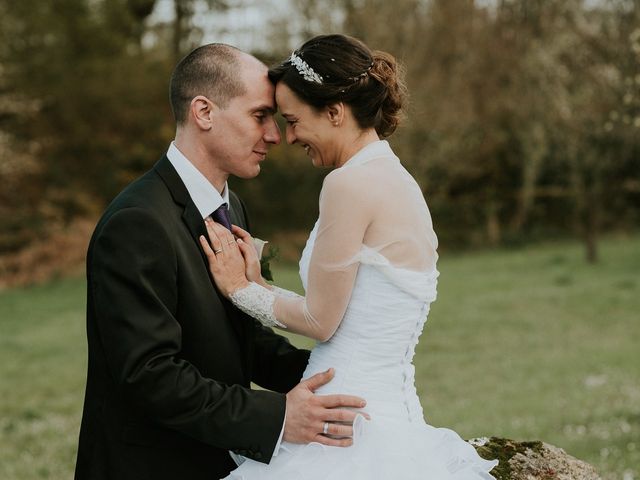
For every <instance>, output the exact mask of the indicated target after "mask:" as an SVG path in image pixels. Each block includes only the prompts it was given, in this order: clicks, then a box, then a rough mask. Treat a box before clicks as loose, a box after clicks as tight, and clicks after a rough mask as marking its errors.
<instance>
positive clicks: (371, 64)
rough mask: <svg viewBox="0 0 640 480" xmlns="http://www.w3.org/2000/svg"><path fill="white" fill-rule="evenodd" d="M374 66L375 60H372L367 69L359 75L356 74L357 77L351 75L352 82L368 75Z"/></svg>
mask: <svg viewBox="0 0 640 480" xmlns="http://www.w3.org/2000/svg"><path fill="white" fill-rule="evenodd" d="M372 67H373V62H371V63H370V64H369V66H368V67H367V69H366V70H365V71H364V72H362V73H361V74H359V75H356V76H355V77H349V80H351V81H352V82H357V81H358V80H360V79H361V78H364V77H366V76H367V75H369V70H371V68H372Z"/></svg>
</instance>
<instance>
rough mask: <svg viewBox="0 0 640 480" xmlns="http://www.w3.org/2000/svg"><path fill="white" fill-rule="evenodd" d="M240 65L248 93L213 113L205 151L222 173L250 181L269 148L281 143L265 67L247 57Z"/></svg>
mask: <svg viewBox="0 0 640 480" xmlns="http://www.w3.org/2000/svg"><path fill="white" fill-rule="evenodd" d="M240 63H241V68H240V70H241V77H242V81H243V82H244V85H245V86H246V90H247V91H246V93H245V94H244V95H240V96H237V97H234V98H232V99H231V100H230V101H229V103H228V105H227V107H226V108H225V109H217V110H216V111H215V113H214V116H213V120H214V128H213V129H212V130H211V131H210V132H208V135H210V138H209V140H210V141H209V142H207V143H208V144H209V145H208V147H207V150H208V151H209V154H210V156H211V157H212V158H215V159H216V160H215V161H216V164H217V167H218V168H219V169H220V170H222V171H223V172H224V173H225V174H228V175H234V176H236V177H240V178H253V177H255V176H256V175H258V173H260V162H262V161H264V159H265V157H266V155H267V150H268V149H269V147H270V146H271V145H276V144H278V143H280V131H279V129H278V125H277V124H276V121H275V119H274V113H275V99H274V87H273V85H272V84H271V82H270V81H269V78H268V77H267V67H266V66H265V65H263V64H261V63H260V62H258V61H257V60H256V59H254V58H253V57H249V56H246V57H245V56H242V57H241V58H240Z"/></svg>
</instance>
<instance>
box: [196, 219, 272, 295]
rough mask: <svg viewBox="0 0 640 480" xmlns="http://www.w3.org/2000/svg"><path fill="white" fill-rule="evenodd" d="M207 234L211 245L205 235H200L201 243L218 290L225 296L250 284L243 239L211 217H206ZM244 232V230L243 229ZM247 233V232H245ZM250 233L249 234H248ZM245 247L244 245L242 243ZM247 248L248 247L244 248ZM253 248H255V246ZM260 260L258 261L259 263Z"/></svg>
mask: <svg viewBox="0 0 640 480" xmlns="http://www.w3.org/2000/svg"><path fill="white" fill-rule="evenodd" d="M204 223H205V225H206V227H207V234H208V235H209V241H210V242H211V245H209V243H207V240H206V239H205V238H204V235H201V236H200V245H202V250H204V253H205V255H206V256H207V260H208V261H209V271H210V272H211V275H213V280H214V281H215V284H216V286H217V287H218V290H220V293H222V295H224V296H225V297H227V298H229V296H230V295H231V294H232V293H233V292H235V291H236V290H239V289H241V288H244V287H246V286H247V285H249V280H247V276H246V274H245V270H246V267H245V261H244V258H243V254H244V252H241V251H240V248H241V245H242V244H241V243H240V242H242V240H241V239H239V240H237V241H236V239H235V238H234V236H233V235H232V233H231V232H230V231H229V230H227V229H226V228H225V227H223V226H222V225H220V224H218V223H215V222H214V221H213V220H211V219H210V218H207V219H205V222H204ZM243 232H244V230H243ZM245 233H246V232H245ZM247 235H248V234H247ZM242 246H243V247H244V245H242ZM244 249H245V250H247V248H244ZM251 249H252V250H254V252H255V249H254V248H253V246H251ZM259 264H260V262H259V261H258V265H259Z"/></svg>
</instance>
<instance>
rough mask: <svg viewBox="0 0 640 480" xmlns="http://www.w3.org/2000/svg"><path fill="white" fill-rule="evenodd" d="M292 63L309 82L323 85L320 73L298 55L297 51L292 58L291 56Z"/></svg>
mask: <svg viewBox="0 0 640 480" xmlns="http://www.w3.org/2000/svg"><path fill="white" fill-rule="evenodd" d="M289 61H290V62H291V65H293V66H294V67H296V70H297V71H298V73H299V74H300V75H302V78H304V79H305V80H306V81H307V82H313V83H318V84H320V85H322V77H321V76H320V75H318V74H317V73H316V72H315V70H314V69H313V68H311V67H310V66H309V64H308V63H307V62H305V61H304V60H303V59H302V58H301V57H300V56H298V55H296V52H293V53H292V54H291V58H289Z"/></svg>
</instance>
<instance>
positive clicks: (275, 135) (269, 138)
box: [264, 118, 280, 145]
mask: <svg viewBox="0 0 640 480" xmlns="http://www.w3.org/2000/svg"><path fill="white" fill-rule="evenodd" d="M264 141H265V142H267V143H273V144H274V145H278V144H279V143H280V129H279V128H278V124H277V123H276V119H275V118H271V121H270V122H269V124H268V125H267V127H266V129H265V132H264Z"/></svg>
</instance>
